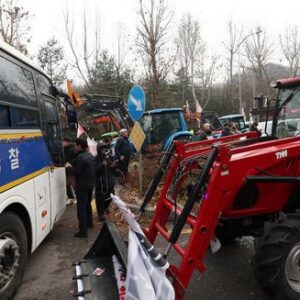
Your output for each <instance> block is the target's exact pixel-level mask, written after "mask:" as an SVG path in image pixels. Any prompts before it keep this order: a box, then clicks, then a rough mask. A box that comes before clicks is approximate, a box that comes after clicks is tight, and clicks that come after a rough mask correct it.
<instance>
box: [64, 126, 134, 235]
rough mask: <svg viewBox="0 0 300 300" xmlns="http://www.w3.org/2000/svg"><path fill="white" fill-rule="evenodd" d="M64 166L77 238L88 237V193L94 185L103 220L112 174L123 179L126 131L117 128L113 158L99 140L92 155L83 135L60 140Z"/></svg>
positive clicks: (90, 225) (112, 185) (126, 157)
mask: <svg viewBox="0 0 300 300" xmlns="http://www.w3.org/2000/svg"><path fill="white" fill-rule="evenodd" d="M63 146H64V152H65V166H66V175H67V196H68V200H67V204H70V203H75V202H77V219H78V223H79V231H78V232H77V233H75V234H74V236H75V237H78V238H86V237H87V236H88V228H93V226H94V224H93V214H92V204H91V203H92V195H93V190H94V188H95V199H96V210H97V214H98V218H99V220H100V221H104V220H105V219H106V214H107V213H109V205H110V202H111V198H110V194H111V193H114V188H115V183H116V176H117V174H120V173H121V174H122V176H123V177H124V176H125V178H126V175H127V173H128V164H129V160H130V155H131V151H130V143H129V140H128V131H127V130H126V129H121V130H120V136H119V138H118V139H117V142H116V144H115V157H113V156H112V155H111V149H110V143H109V142H107V141H106V142H99V143H98V145H97V155H96V156H93V155H92V154H91V153H90V151H89V149H88V143H87V140H86V139H85V138H81V137H79V138H76V139H75V141H74V143H73V141H72V140H71V139H70V138H68V137H66V138H64V139H63Z"/></svg>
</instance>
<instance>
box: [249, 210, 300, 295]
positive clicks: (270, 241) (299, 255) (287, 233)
mask: <svg viewBox="0 0 300 300" xmlns="http://www.w3.org/2000/svg"><path fill="white" fill-rule="evenodd" d="M255 246H256V247H255V250H256V255H255V257H254V259H253V267H254V271H255V276H256V278H257V280H258V283H259V284H260V285H261V286H262V288H263V289H264V290H265V291H266V292H267V293H268V294H270V295H272V296H273V299H282V300H283V299H286V300H287V299H289V300H296V299H298V300H299V299H300V214H288V215H285V214H283V213H282V214H280V217H279V218H278V220H277V221H275V222H274V223H266V226H265V230H264V235H263V237H262V238H260V240H259V243H256V245H255Z"/></svg>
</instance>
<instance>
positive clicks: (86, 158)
mask: <svg viewBox="0 0 300 300" xmlns="http://www.w3.org/2000/svg"><path fill="white" fill-rule="evenodd" d="M71 164H72V167H71V174H73V175H75V180H76V189H78V190H88V189H92V188H93V187H94V186H95V167H96V166H95V157H94V156H93V155H92V154H91V153H90V152H89V151H81V152H80V153H79V154H78V155H77V157H76V158H75V159H73V161H72V162H71Z"/></svg>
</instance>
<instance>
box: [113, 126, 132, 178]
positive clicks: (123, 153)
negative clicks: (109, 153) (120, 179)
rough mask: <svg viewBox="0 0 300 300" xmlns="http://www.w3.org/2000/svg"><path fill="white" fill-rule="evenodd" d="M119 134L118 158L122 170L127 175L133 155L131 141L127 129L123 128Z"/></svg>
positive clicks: (116, 150) (116, 147)
mask: <svg viewBox="0 0 300 300" xmlns="http://www.w3.org/2000/svg"><path fill="white" fill-rule="evenodd" d="M119 134H120V136H119V137H118V139H117V142H116V146H115V153H116V160H118V164H119V168H120V170H121V171H122V172H123V174H124V175H125V176H126V175H127V173H128V165H129V161H130V155H131V149H130V142H129V140H128V131H127V129H121V130H120V131H119Z"/></svg>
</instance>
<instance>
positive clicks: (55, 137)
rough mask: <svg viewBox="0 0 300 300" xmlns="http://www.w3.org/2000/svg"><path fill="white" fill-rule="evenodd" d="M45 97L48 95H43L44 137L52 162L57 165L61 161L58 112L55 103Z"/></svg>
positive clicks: (61, 150) (61, 149) (61, 151)
mask: <svg viewBox="0 0 300 300" xmlns="http://www.w3.org/2000/svg"><path fill="white" fill-rule="evenodd" d="M47 98H48V97H46V96H44V97H43V99H44V105H45V110H46V120H45V124H44V126H45V131H46V136H45V139H46V143H47V145H48V150H49V153H50V154H51V157H52V160H53V162H54V163H55V164H58V165H59V164H62V163H63V147H62V142H61V134H60V127H59V120H58V112H57V107H56V103H55V102H52V101H51V102H50V101H48V100H46V99H47ZM49 100H50V97H49Z"/></svg>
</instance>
